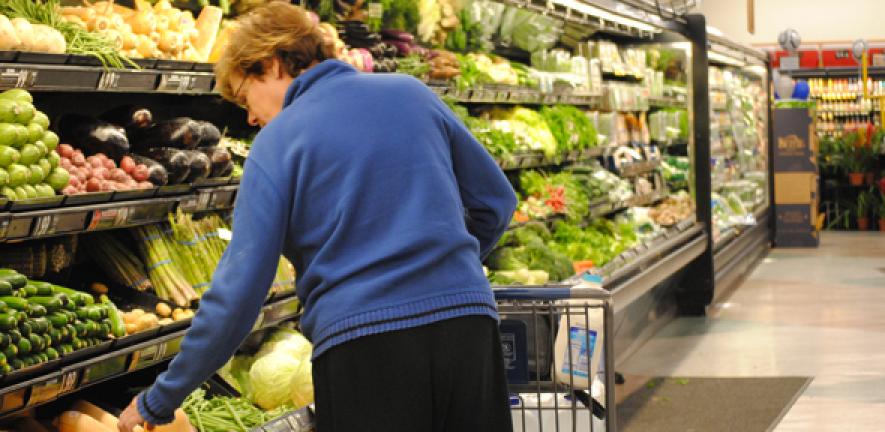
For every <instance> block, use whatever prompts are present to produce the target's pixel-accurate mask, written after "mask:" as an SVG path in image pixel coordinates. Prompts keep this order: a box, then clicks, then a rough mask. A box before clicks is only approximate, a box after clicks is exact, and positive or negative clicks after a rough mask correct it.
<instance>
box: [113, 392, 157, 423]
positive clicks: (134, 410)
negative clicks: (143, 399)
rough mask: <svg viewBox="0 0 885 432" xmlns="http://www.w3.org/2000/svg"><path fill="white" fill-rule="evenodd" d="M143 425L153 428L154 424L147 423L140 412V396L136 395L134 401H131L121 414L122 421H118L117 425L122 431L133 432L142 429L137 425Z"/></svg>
mask: <svg viewBox="0 0 885 432" xmlns="http://www.w3.org/2000/svg"><path fill="white" fill-rule="evenodd" d="M141 425H144V428H145V430H152V429H153V426H151V425H149V424H146V423H145V421H144V418H143V417H142V416H141V413H140V412H138V396H135V397H134V398H132V402H129V406H127V407H126V409H125V410H123V413H122V414H120V421H119V423H117V427H118V428H119V429H120V432H133V431H136V430H141V428H140V427H138V428H136V426H141Z"/></svg>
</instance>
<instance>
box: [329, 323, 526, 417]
mask: <svg viewBox="0 0 885 432" xmlns="http://www.w3.org/2000/svg"><path fill="white" fill-rule="evenodd" d="M313 383H314V395H315V399H316V411H317V431H318V432H344V431H346V432H357V431H361V432H375V431H379V432H380V431H384V432H424V431H426V432H473V431H476V432H510V431H512V429H513V425H512V423H511V420H510V404H509V397H508V393H507V382H506V378H505V374H504V365H503V356H502V353H501V339H500V335H499V334H498V326H497V324H496V323H495V321H494V320H493V319H491V318H489V317H484V316H467V317H461V318H453V319H450V320H446V321H440V322H437V323H433V324H429V325H425V326H421V327H415V328H411V329H406V330H400V331H395V332H390V333H382V334H378V335H373V336H366V337H362V338H359V339H355V340H352V341H349V342H346V343H344V344H341V345H339V346H336V347H334V348H331V349H330V350H329V351H326V352H325V353H323V355H321V356H320V357H319V358H317V359H316V361H315V362H314V363H313Z"/></svg>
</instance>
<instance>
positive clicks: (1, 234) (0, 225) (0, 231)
mask: <svg viewBox="0 0 885 432" xmlns="http://www.w3.org/2000/svg"><path fill="white" fill-rule="evenodd" d="M10 221H11V219H10V218H8V217H7V218H3V220H0V240H2V239H5V238H6V233H7V232H8V231H9V222H10Z"/></svg>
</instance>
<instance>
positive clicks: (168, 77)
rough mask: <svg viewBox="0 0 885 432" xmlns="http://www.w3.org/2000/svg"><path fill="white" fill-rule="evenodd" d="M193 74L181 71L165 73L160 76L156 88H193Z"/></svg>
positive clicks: (162, 89) (165, 89) (175, 89)
mask: <svg viewBox="0 0 885 432" xmlns="http://www.w3.org/2000/svg"><path fill="white" fill-rule="evenodd" d="M194 78H195V77H194V76H193V75H187V74H181V73H165V74H163V75H161V76H160V85H159V86H158V87H157V90H160V91H173V92H179V93H182V92H185V91H188V90H191V89H193V88H194V84H195V83H196V81H195V79H194Z"/></svg>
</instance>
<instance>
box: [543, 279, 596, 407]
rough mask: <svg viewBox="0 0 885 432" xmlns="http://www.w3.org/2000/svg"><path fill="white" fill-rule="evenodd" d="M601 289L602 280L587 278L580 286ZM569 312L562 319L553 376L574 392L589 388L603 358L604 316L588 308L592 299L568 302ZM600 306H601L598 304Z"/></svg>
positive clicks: (555, 348) (557, 333)
mask: <svg viewBox="0 0 885 432" xmlns="http://www.w3.org/2000/svg"><path fill="white" fill-rule="evenodd" d="M577 287H581V288H601V287H602V278H600V277H599V276H595V275H585V276H584V277H583V280H582V282H581V283H580V284H579V285H577ZM565 302H566V303H567V304H568V305H569V308H568V311H567V312H565V313H563V314H562V316H561V317H560V319H559V329H558V330H557V332H556V343H555V345H554V349H553V373H554V375H555V376H556V380H557V381H559V382H560V383H562V384H566V385H570V386H571V387H572V388H574V389H583V390H587V389H590V386H591V384H592V382H593V377H595V376H597V372H598V371H599V362H600V359H601V358H602V346H603V325H604V322H605V320H604V313H603V310H602V308H601V307H589V306H588V305H590V306H592V305H594V303H593V302H592V301H590V300H582V299H570V300H565ZM597 304H598V303H597Z"/></svg>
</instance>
